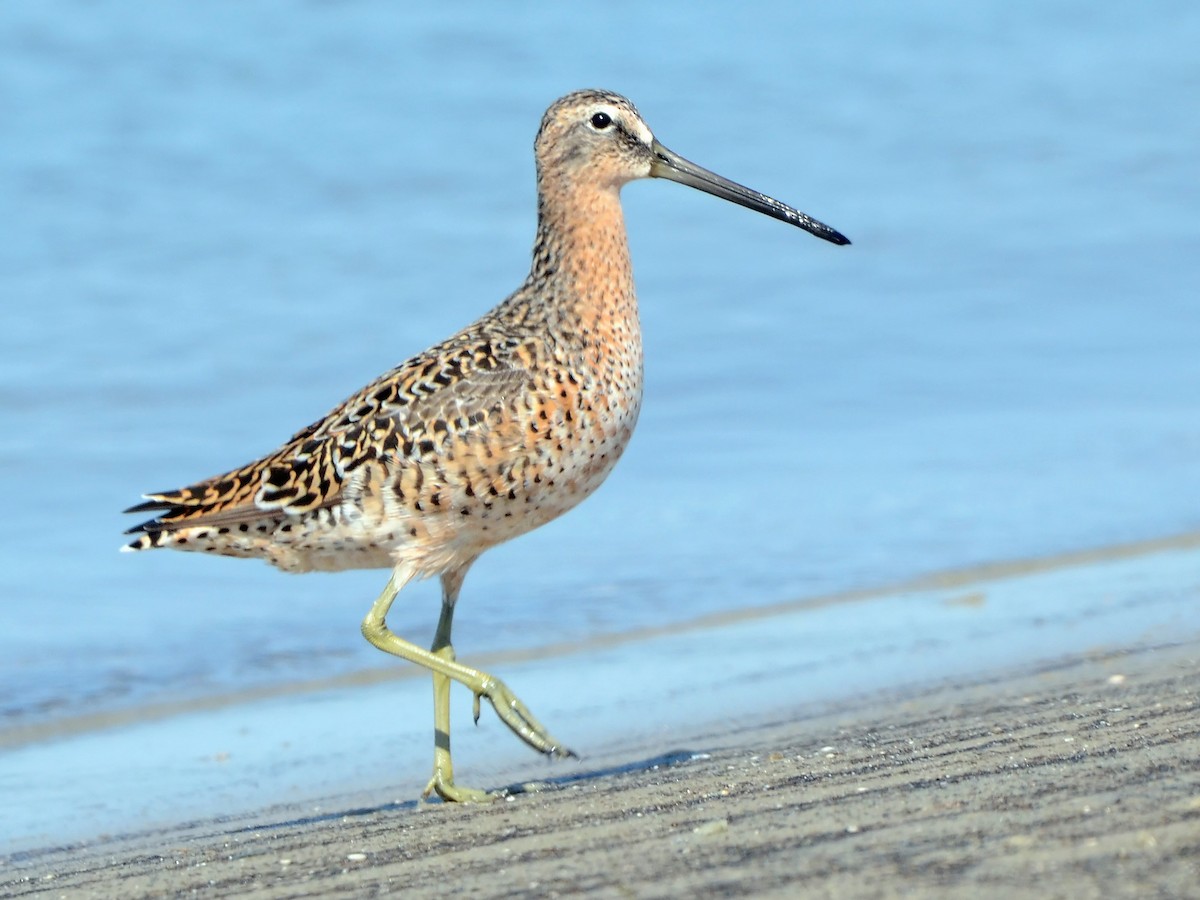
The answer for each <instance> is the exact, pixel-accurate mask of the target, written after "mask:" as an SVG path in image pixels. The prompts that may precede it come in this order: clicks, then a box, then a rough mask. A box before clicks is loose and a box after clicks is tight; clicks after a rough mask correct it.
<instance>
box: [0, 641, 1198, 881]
mask: <svg viewBox="0 0 1200 900" xmlns="http://www.w3.org/2000/svg"><path fill="white" fill-rule="evenodd" d="M680 738H681V742H682V745H683V746H686V747H687V748H689V749H688V750H687V751H681V752H679V753H677V754H674V755H672V754H668V755H664V756H660V757H657V758H654V759H650V760H645V761H644V762H643V763H641V764H631V763H630V762H629V760H630V750H631V748H629V747H626V748H610V752H609V753H608V755H602V756H601V757H598V758H595V759H589V760H588V761H587V764H585V766H583V767H582V768H583V769H584V770H585V771H582V772H580V773H576V774H568V775H564V776H562V777H559V778H558V779H556V782H552V783H551V784H550V785H549V786H548V787H547V789H546V790H543V791H541V792H537V793H525V794H519V795H517V796H515V797H512V798H510V799H508V800H505V801H500V802H497V803H495V804H492V805H488V806H473V807H455V806H447V805H442V804H436V803H435V804H423V805H422V804H417V803H415V802H413V803H385V804H382V805H381V804H379V802H378V797H376V798H375V800H374V802H372V800H371V798H370V797H368V796H363V795H346V796H341V797H334V798H330V799H327V800H326V801H324V802H323V804H322V811H321V812H320V813H319V814H314V812H313V811H312V809H311V807H303V808H301V807H274V808H271V809H267V810H262V811H260V812H259V813H257V814H255V815H254V816H252V817H242V818H236V819H233V818H231V819H220V820H209V821H200V822H195V823H192V824H189V825H185V826H179V827H171V828H165V829H161V830H158V831H155V832H152V833H147V834H142V835H137V836H133V837H128V838H121V839H114V840H108V841H105V840H99V841H93V842H90V843H88V844H85V845H82V846H77V847H72V848H63V849H53V850H43V851H36V852H30V853H23V854H18V855H16V856H14V857H10V858H9V859H7V860H5V862H4V865H3V866H0V886H2V887H3V889H4V893H5V894H6V895H12V896H26V895H38V894H44V895H46V896H68V897H75V896H79V897H88V896H97V897H99V896H114V895H117V894H119V895H120V896H123V897H150V896H161V895H164V894H175V893H183V892H193V893H197V894H200V895H208V896H220V895H227V894H230V893H237V894H239V895H241V896H250V897H279V896H307V895H321V896H328V895H331V894H336V893H339V892H345V893H353V894H355V895H362V894H371V893H385V892H390V891H397V892H399V891H404V892H405V893H407V894H410V895H415V896H427V895H434V894H444V893H446V892H448V891H449V892H453V891H455V890H460V891H463V892H465V893H468V894H470V895H479V896H517V895H521V894H524V893H536V894H539V895H547V896H555V895H558V894H567V893H579V892H583V893H590V894H593V895H596V896H613V897H618V896H687V895H696V896H716V895H737V894H753V895H755V896H786V895H790V894H794V892H795V891H797V890H805V891H808V892H810V893H812V894H814V895H818V896H826V895H828V896H832V895H838V896H871V897H890V896H900V895H905V896H913V895H917V896H947V897H948V896H963V895H966V894H967V893H968V892H969V893H970V895H973V896H1002V895H1013V894H1014V893H1015V892H1019V891H1024V892H1026V893H1028V892H1031V891H1032V892H1036V893H1037V894H1038V895H1039V896H1068V895H1069V896H1072V897H1092V896H1095V897H1101V896H1104V897H1113V896H1147V895H1153V896H1187V895H1189V894H1193V895H1194V892H1195V890H1196V885H1197V884H1200V634H1192V635H1189V636H1187V637H1186V638H1185V639H1177V640H1174V641H1172V642H1171V643H1170V644H1164V643H1162V642H1159V643H1158V644H1157V645H1154V646H1150V645H1145V644H1141V645H1134V646H1128V647H1107V648H1103V649H1098V650H1093V651H1090V652H1087V653H1083V654H1075V655H1069V656H1064V657H1061V658H1059V659H1057V660H1054V661H1052V662H1049V663H1045V662H1044V663H1039V664H1032V665H1024V666H1019V667H1016V668H1015V669H1010V670H998V671H992V672H989V673H986V674H976V675H975V676H972V677H969V678H960V679H958V680H957V682H951V681H949V680H944V681H942V682H941V683H939V684H935V685H928V686H924V687H910V688H907V689H902V690H897V691H874V692H870V693H867V694H861V695H857V696H852V697H848V698H845V699H844V700H842V701H839V702H838V703H837V704H836V705H831V704H823V705H822V704H810V705H807V706H793V707H792V709H791V710H790V712H789V713H788V714H787V715H780V714H778V713H777V714H775V715H773V716H771V717H769V718H767V719H763V720H761V721H760V722H759V724H756V725H742V724H740V723H739V724H738V725H737V726H736V727H734V728H728V727H726V728H721V727H717V728H714V727H713V726H711V725H710V726H709V727H708V728H704V729H697V730H694V731H693V732H691V733H690V734H680ZM677 746H678V745H677ZM643 759H644V758H643Z"/></svg>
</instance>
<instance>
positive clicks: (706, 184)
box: [650, 141, 850, 246]
mask: <svg viewBox="0 0 1200 900" xmlns="http://www.w3.org/2000/svg"><path fill="white" fill-rule="evenodd" d="M653 153H654V158H653V160H652V161H651V163H650V174H651V176H653V177H655V178H666V179H668V180H670V181H676V182H678V183H679V184H686V185H687V186H688V187H692V188H695V189H696V190H699V191H704V192H705V193H706V194H712V195H713V196H714V197H720V198H721V199H722V200H728V201H730V202H731V203H736V204H738V205H739V206H744V207H746V208H747V209H752V210H754V211H755V212H760V213H762V214H763V215H765V216H770V217H771V218H773V219H779V220H780V221H781V222H787V223H788V224H789V225H795V226H796V227H797V228H803V229H804V230H805V231H807V232H808V233H809V234H811V235H814V236H815V237H819V238H821V239H822V240H825V241H829V243H831V244H837V245H839V246H845V245H846V244H849V243H850V239H849V238H848V237H846V236H845V235H844V234H842V233H841V232H840V231H838V230H837V229H835V228H830V227H829V226H828V225H826V224H825V223H824V222H818V221H817V220H816V219H814V218H813V217H812V216H810V215H808V214H806V213H802V212H800V210H798V209H795V208H793V207H791V206H788V205H787V204H786V203H780V202H779V201H778V200H776V199H775V198H774V197H768V196H767V195H766V194H763V193H761V192H759V191H756V190H752V189H751V188H748V187H746V186H745V185H741V184H738V183H737V182H736V181H730V180H729V179H728V178H722V177H721V176H720V175H717V174H716V173H715V172H710V171H709V170H708V169H705V168H703V167H702V166H698V165H696V164H695V163H694V162H690V161H688V160H686V159H684V158H683V157H682V156H680V155H679V154H678V153H674V152H672V151H671V150H668V149H667V148H666V147H664V146H663V145H662V144H660V143H659V142H658V141H655V142H654V146H653Z"/></svg>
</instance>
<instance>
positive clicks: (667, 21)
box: [0, 2, 1200, 722]
mask: <svg viewBox="0 0 1200 900" xmlns="http://www.w3.org/2000/svg"><path fill="white" fill-rule="evenodd" d="M66 5H67V6H69V7H71V8H70V12H69V14H64V13H63V12H62V10H61V9H55V10H52V9H51V8H50V7H48V6H42V5H35V4H25V5H23V6H17V5H15V4H12V5H6V6H4V7H3V9H0V103H2V104H3V117H4V119H5V120H6V125H5V127H4V132H5V133H4V135H3V137H2V138H0V182H2V183H3V185H4V189H3V190H4V194H5V195H6V197H7V202H6V206H7V209H8V215H6V216H5V219H7V222H6V225H5V226H4V239H3V241H0V293H2V295H3V298H4V299H3V308H4V318H3V328H2V329H0V410H2V411H3V416H4V419H3V421H4V423H5V427H4V428H3V430H2V432H0V473H2V477H3V482H4V487H5V495H6V499H7V501H8V511H7V514H6V515H4V516H3V517H2V518H0V529H2V531H0V547H3V554H4V564H3V566H0V596H2V598H3V600H2V602H0V698H3V707H2V714H3V716H4V717H5V720H7V721H9V722H16V721H20V722H28V721H31V720H38V719H43V718H46V717H51V716H60V715H65V714H70V713H77V712H82V711H91V710H96V709H104V708H109V707H116V706H123V705H130V704H134V703H139V702H147V701H151V700H160V699H164V698H166V699H169V698H170V697H173V696H183V695H190V696H194V695H198V694H203V693H206V692H209V691H213V690H219V689H222V688H225V687H228V686H231V685H239V686H242V685H247V684H254V683H264V682H273V681H282V680H286V679H292V678H297V677H313V676H319V675H326V674H331V673H335V672H339V671H344V670H350V669H356V668H361V667H367V666H376V665H387V664H389V663H388V661H387V660H386V659H381V658H380V657H379V655H378V654H377V653H376V652H375V651H373V650H372V649H371V648H370V647H368V646H367V645H366V644H365V643H364V642H363V641H362V640H361V638H360V636H359V633H358V621H359V619H360V618H361V616H362V614H363V613H364V612H365V610H366V608H367V606H368V604H369V603H370V601H371V600H372V599H373V598H374V596H375V594H376V593H377V591H378V590H379V589H380V588H381V587H382V584H383V582H384V580H385V575H384V573H383V572H365V573H346V574H339V575H330V576H325V575H312V576H306V577H304V578H296V577H290V576H286V575H283V574H280V573H277V572H274V571H272V570H270V569H269V568H267V567H266V566H264V565H262V564H258V563H253V562H245V561H239V560H217V559H211V558H195V557H191V556H188V555H184V554H168V553H159V554H142V555H140V556H138V557H134V558H130V557H128V556H121V555H118V554H117V553H116V552H115V551H116V548H117V547H118V546H119V545H120V543H121V537H120V530H121V529H122V528H124V527H127V526H128V525H129V524H132V523H131V522H126V521H123V520H122V517H121V516H120V515H119V514H118V513H119V510H120V509H122V508H123V507H124V506H127V505H129V504H130V503H132V502H135V501H136V500H137V498H138V494H139V493H140V492H141V491H143V490H155V489H166V488H170V487H175V486H177V485H180V484H183V483H187V482H190V481H192V480H195V479H196V478H198V477H202V476H205V475H210V474H214V473H216V472H219V471H223V470H225V469H227V468H229V467H231V466H233V465H237V464H240V463H242V462H245V461H247V460H249V459H251V458H253V457H254V456H256V455H258V454H260V453H262V452H265V451H267V450H269V449H271V448H272V447H274V446H275V445H276V444H277V443H279V442H280V441H281V440H283V439H284V438H286V437H287V436H289V435H290V434H291V433H293V432H294V431H295V430H296V429H297V428H299V427H300V426H302V425H304V424H306V423H308V422H310V421H312V420H313V419H314V418H316V417H317V416H318V415H321V414H322V413H324V412H325V411H326V410H327V409H328V408H330V407H331V406H332V405H333V404H335V403H336V402H337V401H339V400H340V399H341V398H342V397H343V396H344V395H346V394H348V393H349V392H350V391H352V390H354V389H356V388H358V387H359V386H360V385H361V384H363V383H365V382H366V381H368V380H369V379H371V378H372V377H374V376H375V375H376V374H377V373H378V372H380V371H382V370H384V369H386V368H388V367H389V366H391V365H393V364H395V363H396V362H398V361H400V360H402V359H404V358H405V357H406V356H408V355H409V354H411V353H413V352H415V351H418V350H420V349H422V348H423V347H425V346H426V345H428V344H429V343H431V342H433V341H434V340H436V339H439V338H441V337H443V336H445V335H446V334H448V333H450V332H451V331H453V330H454V329H456V328H458V327H460V326H462V325H463V324H465V323H467V322H469V321H471V320H472V319H473V318H475V317H476V316H477V315H478V314H479V313H481V312H482V311H484V310H485V309H486V308H488V307H489V306H491V305H492V304H493V303H495V302H496V301H498V300H499V299H501V297H502V296H504V295H505V294H506V293H507V292H508V291H510V290H511V289H512V288H514V287H515V286H516V285H517V284H518V283H519V282H520V280H521V278H522V277H523V275H524V272H525V269H526V266H527V261H528V247H529V244H530V241H531V239H532V232H533V221H534V218H533V217H534V196H533V171H532V159H531V152H530V147H531V141H532V138H533V134H534V131H535V130H536V127H537V122H538V119H539V117H540V115H541V112H542V110H543V109H544V107H545V106H546V105H547V104H548V103H549V102H550V101H551V100H552V99H554V98H555V97H556V96H558V95H559V94H562V93H564V92H566V91H568V90H570V89H574V88H577V87H583V86H589V85H591V86H601V87H607V88H611V89H614V90H618V91H621V92H623V93H626V94H628V95H629V96H631V97H632V98H633V99H634V100H635V101H636V102H637V103H638V105H639V106H640V108H641V110H642V112H643V113H644V114H645V116H646V118H647V119H648V121H649V122H650V123H651V125H652V126H653V127H654V128H655V130H656V134H657V135H658V136H659V137H660V138H661V139H662V140H663V142H664V143H666V144H667V145H668V146H670V147H672V148H673V149H675V150H677V151H679V152H680V153H682V154H684V155H685V156H688V157H690V158H692V159H695V160H696V161H698V162H700V163H701V164H704V165H707V166H709V167H711V168H713V169H714V170H716V171H718V172H721V173H722V174H725V175H728V176H729V177H732V178H735V179H737V180H739V181H742V182H744V183H747V184H750V185H752V186H754V187H757V188H760V189H762V190H765V191H767V192H768V193H772V194H775V195H776V196H778V197H780V198H781V199H783V200H785V201H787V202H790V203H794V204H795V205H797V206H799V207H800V208H802V209H804V210H806V211H807V212H810V213H811V214H813V215H814V216H816V217H818V218H820V219H822V220H824V221H826V222H828V223H830V224H831V225H833V226H835V227H837V228H839V229H841V230H842V231H844V232H845V233H847V234H848V235H849V236H850V237H851V238H852V239H853V240H854V245H853V246H852V247H850V248H844V249H841V248H835V247H832V246H830V245H827V244H823V243H821V242H819V241H816V240H813V239H812V238H809V237H807V236H806V235H803V234H801V233H799V232H797V231H795V230H794V229H789V228H787V227H785V226H783V225H781V224H780V223H778V222H774V221H771V220H768V219H766V218H762V217H758V216H754V215H752V214H750V213H748V212H746V211H744V210H741V209H738V208H735V207H732V206H729V205H727V204H722V203H721V202H719V201H717V200H715V199H714V198H711V197H706V196H703V195H700V194H695V193H693V192H690V191H687V190H685V189H683V188H682V187H679V186H678V185H672V184H667V183H663V182H655V183H650V184H635V185H631V186H630V187H629V188H627V189H626V191H625V204H626V213H627V220H628V223H629V227H630V236H631V243H632V247H633V254H634V259H635V263H636V265H637V272H638V279H639V291H640V296H641V300H642V308H643V320H644V329H645V334H646V344H647V347H646V353H647V360H648V363H647V370H648V371H647V378H648V385H647V395H646V402H645V407H644V412H643V417H642V421H641V424H640V426H639V431H638V434H637V435H636V436H635V439H634V442H633V444H632V446H631V447H630V449H629V451H628V454H627V455H626V457H625V459H624V460H623V461H622V463H621V465H620V466H619V467H618V469H617V471H616V473H615V474H614V475H613V476H612V478H611V479H610V480H609V482H608V484H606V485H605V487H604V488H603V489H602V490H601V491H600V492H599V493H598V494H597V495H596V496H595V497H594V498H593V499H591V500H589V501H588V503H587V504H585V505H584V506H583V507H581V508H580V509H579V510H578V511H576V512H574V513H572V514H571V515H569V516H567V517H565V518H564V519H562V520H560V521H558V522H555V523H553V524H552V525H550V526H548V527H546V528H545V529H543V530H541V531H540V532H538V533H536V534H533V535H530V536H527V537H526V538H524V539H522V540H520V541H518V542H515V543H513V544H511V545H508V546H505V547H502V548H499V549H497V550H495V551H493V552H492V553H490V554H488V555H487V556H486V557H485V558H484V559H483V560H482V561H481V562H480V563H479V564H478V565H477V566H476V568H475V570H473V572H472V574H471V577H470V579H469V581H468V583H467V587H466V590H465V592H464V597H463V602H462V605H461V613H460V616H459V621H458V623H457V629H456V638H457V639H456V643H457V644H458V645H459V647H460V648H461V649H462V650H463V651H467V652H478V651H481V650H486V649H495V648H502V647H516V646H536V645H540V644H544V643H547V642H551V641H556V640H562V639H565V638H571V637H578V636H583V635H588V634H594V633H597V632H606V631H619V630H623V629H626V628H629V627H633V626H639V625H647V624H655V623H663V622H671V621H678V620H683V619H687V618H691V617H693V616H695V615H697V614H699V613H703V612H708V611H713V610H719V609H729V608H736V607H740V606H750V605H757V604H761V603H766V602H771V601H777V600H782V599H789V598H793V597H801V596H807V595H812V594H816V593H820V592H824V591H828V590H832V589H837V588H845V587H854V586H861V585H869V584H877V583H882V582H886V581H889V580H891V579H895V578H899V577H902V576H906V575H909V574H913V573H918V572H925V571H931V570H935V569H939V568H942V567H946V566H952V565H961V564H966V563H969V562H975V561H981V560H990V559H1000V558H1009V557H1016V556H1026V555H1036V554H1039V553H1049V552H1054V551H1058V550H1062V549H1067V548H1072V547H1085V546H1091V545H1095V544H1100V543H1105V542H1111V541H1119V540H1125V539H1132V538H1142V537H1151V536H1155V535H1160V534H1169V533H1172V532H1175V531H1181V530H1184V529H1189V528H1195V527H1196V526H1197V525H1200V353H1197V347H1198V346H1200V312H1198V310H1197V298H1196V289H1197V285H1198V284H1200V181H1198V180H1197V178H1196V172H1197V169H1196V148H1197V146H1200V118H1198V117H1196V116H1195V115H1194V114H1192V110H1191V107H1193V106H1194V99H1193V98H1194V97H1195V96H1196V94H1197V90H1198V89H1200V62H1198V60H1200V57H1197V55H1196V52H1195V47H1196V46H1197V44H1198V43H1200V9H1197V8H1196V7H1195V6H1194V5H1193V4H1187V3H1183V2H1176V3H1170V2H1163V3H1157V4H1154V5H1153V11H1151V10H1147V9H1137V10H1135V9H1133V8H1132V7H1131V8H1128V9H1126V8H1124V7H1119V6H1116V7H1096V6H1094V5H1090V4H1083V3H1070V2H1050V3H1045V4H1041V5H1039V6H1037V7H1036V8H1032V7H1031V8H1028V9H1025V8H1020V7H1013V6H1011V5H1010V4H1004V3H999V2H991V3H982V4H970V5H955V4H934V3H916V4H903V5H894V4H883V3H877V4H873V6H872V9H871V10H870V12H869V13H868V12H864V11H863V9H862V8H861V5H856V6H855V7H853V8H851V7H847V8H845V9H842V8H840V7H826V8H822V9H819V10H818V9H810V8H808V7H806V6H801V5H795V4H786V3H766V4H750V5H745V4H743V5H739V6H737V7H736V11H735V8H729V9H728V10H726V9H724V8H719V9H718V8H708V9H705V8H703V7H701V6H694V7H691V8H690V11H689V12H686V13H682V12H680V11H679V9H678V8H673V7H666V6H663V5H653V4H651V5H645V4H638V5H633V4H625V5H621V4H608V5H605V6H604V7H603V8H600V9H583V8H577V7H575V6H571V7H569V8H568V7H563V8H557V9H544V10H539V12H538V13H537V14H536V15H535V14H533V13H528V14H527V15H515V14H513V13H508V14H503V13H501V12H499V11H497V9H496V8H494V7H492V6H485V5H482V4H478V5H475V6H471V7H470V8H469V11H467V10H465V9H464V8H463V7H454V8H450V7H446V8H443V9H439V10H434V9H429V10H423V11H417V12H400V11H399V9H398V7H395V6H394V5H391V4H385V3H382V2H379V3H356V4H322V3H316V2H313V3H308V4H286V3H282V2H280V3H259V4H254V5H252V6H249V5H241V4H234V3H212V4H204V5H190V6H173V7H171V8H170V10H169V11H168V10H167V9H166V8H165V7H158V6H152V5H144V4H118V3H82V2H80V3H77V4H66ZM436 606H437V601H436V586H435V585H423V586H420V587H418V588H414V589H410V590H409V591H407V592H406V594H405V597H404V598H403V599H402V600H401V602H400V603H399V605H398V607H397V609H396V611H395V612H394V613H393V616H392V618H391V620H390V621H391V622H392V624H393V627H395V628H396V630H397V631H399V632H401V633H407V634H409V635H411V636H413V637H415V638H416V639H418V640H421V641H424V640H426V639H427V638H428V636H429V635H430V634H431V632H432V627H433V624H434V621H435V619H436Z"/></svg>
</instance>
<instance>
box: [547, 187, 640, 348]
mask: <svg viewBox="0 0 1200 900" xmlns="http://www.w3.org/2000/svg"><path fill="white" fill-rule="evenodd" d="M539 187H540V188H541V190H540V191H539V201H538V229H537V238H536V240H535V241H534V246H533V266H532V268H531V271H530V281H531V282H533V283H536V284H539V285H540V292H541V293H542V294H543V296H545V297H547V298H548V299H550V300H551V302H552V303H553V304H554V305H555V307H556V308H557V309H556V310H555V312H556V313H557V314H558V315H559V316H562V317H563V319H564V324H571V325H575V326H576V327H578V328H580V329H582V331H583V332H584V334H586V335H591V336H595V337H597V338H599V339H607V340H617V341H619V342H621V343H624V342H625V341H627V340H634V341H640V336H639V332H638V313H637V295H636V293H635V292H634V285H633V267H632V265H631V264H630V259H629V241H628V239H627V238H626V235H625V217H624V216H623V215H622V214H621V201H620V196H619V194H618V189H617V188H616V187H615V186H612V187H597V186H595V185H586V186H577V185H573V184H568V183H559V184H553V185H539Z"/></svg>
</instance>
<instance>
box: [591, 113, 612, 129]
mask: <svg viewBox="0 0 1200 900" xmlns="http://www.w3.org/2000/svg"><path fill="white" fill-rule="evenodd" d="M591 122H592V127H593V128H595V129H596V130H597V131H603V130H604V129H605V128H607V127H608V126H609V125H611V124H612V116H610V115H609V114H608V113H602V112H598V113H596V114H595V115H594V116H592V119H591Z"/></svg>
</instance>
